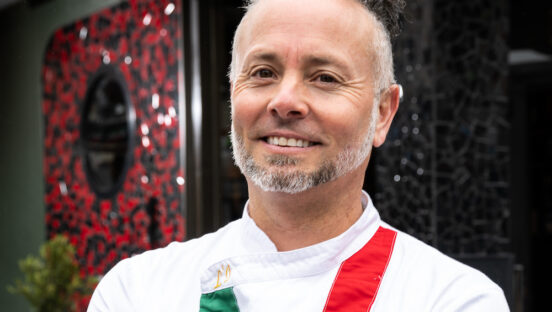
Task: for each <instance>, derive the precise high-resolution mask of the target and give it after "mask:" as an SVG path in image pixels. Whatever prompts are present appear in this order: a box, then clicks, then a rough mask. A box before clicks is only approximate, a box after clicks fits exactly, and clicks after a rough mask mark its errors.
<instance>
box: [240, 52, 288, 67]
mask: <svg viewBox="0 0 552 312" xmlns="http://www.w3.org/2000/svg"><path fill="white" fill-rule="evenodd" d="M253 60H257V61H265V62H269V63H276V64H278V65H281V64H282V62H281V60H280V58H279V57H278V55H277V54H276V53H273V52H263V51H259V52H254V53H252V54H250V55H249V56H247V58H246V59H245V62H244V64H249V63H251V62H252V61H253Z"/></svg>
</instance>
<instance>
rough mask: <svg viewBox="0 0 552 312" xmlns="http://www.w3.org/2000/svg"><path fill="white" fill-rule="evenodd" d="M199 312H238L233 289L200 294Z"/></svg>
mask: <svg viewBox="0 0 552 312" xmlns="http://www.w3.org/2000/svg"><path fill="white" fill-rule="evenodd" d="M199 312H240V308H239V307H238V302H237V301H236V296H235V295H234V290H233V287H229V288H224V289H221V290H217V291H214V292H211V293H208V294H202V295H201V300H200V302H199Z"/></svg>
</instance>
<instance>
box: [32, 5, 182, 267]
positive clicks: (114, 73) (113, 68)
mask: <svg viewBox="0 0 552 312" xmlns="http://www.w3.org/2000/svg"><path fill="white" fill-rule="evenodd" d="M181 18H182V7H181V3H180V1H175V0H170V1H169V0H161V1H148V0H134V1H129V2H124V3H122V4H120V5H117V6H115V7H112V8H109V9H105V10H103V11H100V12H98V13H95V14H93V15H91V16H89V17H87V18H84V19H82V20H79V21H77V22H75V23H73V24H71V25H68V26H66V27H63V28H61V29H59V30H57V31H56V32H55V33H54V34H53V36H52V38H51V41H50V43H49V45H48V47H47V49H46V52H45V56H44V65H43V71H42V81H43V103H42V105H43V114H44V127H45V129H44V174H45V180H46V181H45V182H46V195H45V202H46V207H47V213H46V224H47V229H48V236H49V237H52V236H54V235H56V234H59V233H61V234H64V235H67V236H68V237H69V238H70V240H71V242H72V243H73V244H74V245H75V247H76V249H77V254H78V259H79V261H80V264H81V268H82V271H83V274H104V273H105V272H106V271H107V270H108V269H109V268H111V267H112V266H113V265H114V264H115V263H116V262H117V261H118V260H120V259H122V258H125V257H129V256H131V255H133V254H136V253H140V252H142V251H144V250H148V249H151V248H156V247H161V246H164V245H166V244H168V243H169V242H170V241H173V240H183V239H184V237H185V219H184V217H183V208H184V200H183V198H184V196H183V194H184V170H183V168H184V166H183V154H182V153H183V148H184V138H183V135H181V133H184V132H183V131H180V130H181V129H182V128H181V127H182V125H183V122H181V119H183V118H184V112H183V111H181V110H182V109H181V108H180V107H183V104H182V103H181V102H180V100H179V99H180V98H183V97H182V96H181V92H182V91H181V90H180V89H179V88H180V86H182V83H183V82H182V77H183V72H182V66H181V64H182V55H183V53H182V48H181V42H182V27H180V23H181Z"/></svg>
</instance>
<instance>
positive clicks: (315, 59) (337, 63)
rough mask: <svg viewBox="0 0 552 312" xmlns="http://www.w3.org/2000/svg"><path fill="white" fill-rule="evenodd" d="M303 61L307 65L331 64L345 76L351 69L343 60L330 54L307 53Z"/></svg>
mask: <svg viewBox="0 0 552 312" xmlns="http://www.w3.org/2000/svg"><path fill="white" fill-rule="evenodd" d="M304 62H305V64H306V65H307V66H326V65H331V66H334V67H336V68H337V69H339V70H340V71H341V72H343V73H344V74H346V75H347V76H349V75H350V74H351V69H350V68H349V67H348V66H347V65H346V64H345V63H344V62H343V61H341V60H340V59H338V58H336V57H333V56H331V55H322V56H318V55H309V56H306V57H305V58H304Z"/></svg>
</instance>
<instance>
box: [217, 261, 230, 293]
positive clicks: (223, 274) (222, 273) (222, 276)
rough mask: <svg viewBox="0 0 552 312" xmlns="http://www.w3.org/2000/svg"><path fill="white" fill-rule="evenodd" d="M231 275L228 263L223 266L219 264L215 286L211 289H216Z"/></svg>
mask: <svg viewBox="0 0 552 312" xmlns="http://www.w3.org/2000/svg"><path fill="white" fill-rule="evenodd" d="M231 275H232V269H230V265H229V264H227V265H226V267H225V266H224V265H223V264H221V265H220V269H218V271H217V283H216V284H215V287H214V288H213V289H217V288H219V287H220V286H222V285H224V284H225V283H226V282H228V281H229V280H230V276H231Z"/></svg>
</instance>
